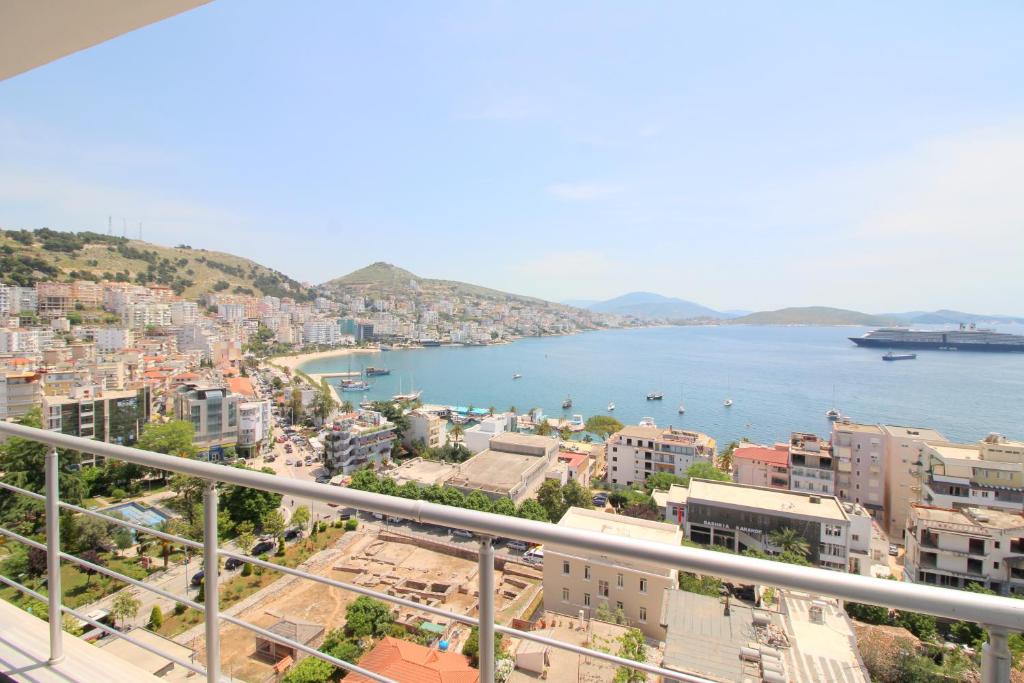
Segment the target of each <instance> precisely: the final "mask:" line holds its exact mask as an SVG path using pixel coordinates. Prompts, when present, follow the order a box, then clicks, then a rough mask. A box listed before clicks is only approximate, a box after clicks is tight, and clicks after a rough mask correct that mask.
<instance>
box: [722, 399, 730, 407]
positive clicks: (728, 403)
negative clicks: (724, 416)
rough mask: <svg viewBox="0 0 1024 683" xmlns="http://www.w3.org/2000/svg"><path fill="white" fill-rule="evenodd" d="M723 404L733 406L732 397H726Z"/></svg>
mask: <svg viewBox="0 0 1024 683" xmlns="http://www.w3.org/2000/svg"><path fill="white" fill-rule="evenodd" d="M722 405H723V406H725V407H726V408H732V399H731V398H727V399H725V401H723V402H722Z"/></svg>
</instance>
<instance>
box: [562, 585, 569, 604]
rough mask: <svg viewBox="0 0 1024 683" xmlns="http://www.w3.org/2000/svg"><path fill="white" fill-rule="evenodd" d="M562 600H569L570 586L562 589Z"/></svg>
mask: <svg viewBox="0 0 1024 683" xmlns="http://www.w3.org/2000/svg"><path fill="white" fill-rule="evenodd" d="M562 602H569V589H568V588H563V589H562Z"/></svg>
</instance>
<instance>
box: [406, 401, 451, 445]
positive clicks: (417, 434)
mask: <svg viewBox="0 0 1024 683" xmlns="http://www.w3.org/2000/svg"><path fill="white" fill-rule="evenodd" d="M406 419H407V420H408V422H409V426H408V427H407V428H406V430H405V434H404V437H405V441H404V442H403V445H404V446H405V447H406V448H412V445H413V444H414V443H416V442H417V441H422V442H423V445H424V446H426V447H427V448H442V447H443V446H444V445H445V444H447V443H448V430H447V429H446V428H445V421H444V420H442V419H441V418H440V417H438V416H437V415H434V414H433V413H428V412H427V411H425V410H413V411H411V412H410V413H409V414H408V415H406Z"/></svg>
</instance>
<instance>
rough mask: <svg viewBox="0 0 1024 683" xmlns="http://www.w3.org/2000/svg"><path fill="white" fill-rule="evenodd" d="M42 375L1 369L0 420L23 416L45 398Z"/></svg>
mask: <svg viewBox="0 0 1024 683" xmlns="http://www.w3.org/2000/svg"><path fill="white" fill-rule="evenodd" d="M40 380H41V375H40V374H39V373H36V372H2V371H0V420H6V419H8V418H14V417H22V416H23V415H25V413H27V412H29V411H30V410H32V409H33V408H35V407H36V406H38V405H39V404H40V402H41V401H42V399H43V384H42V382H41V381H40Z"/></svg>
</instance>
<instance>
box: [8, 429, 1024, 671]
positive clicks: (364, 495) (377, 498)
mask: <svg viewBox="0 0 1024 683" xmlns="http://www.w3.org/2000/svg"><path fill="white" fill-rule="evenodd" d="M0 435H2V436H7V437H21V438H25V439H28V440H31V441H34V442H37V443H41V444H45V445H47V446H49V450H48V453H47V456H46V487H45V495H44V494H39V493H34V492H31V491H26V490H24V489H20V488H17V487H14V486H11V485H9V484H0V488H3V489H6V490H7V491H10V492H13V493H16V494H20V495H25V496H28V497H30V498H34V499H36V500H39V501H42V502H44V503H45V509H46V542H45V543H40V542H38V541H35V540H32V539H29V538H26V537H24V536H21V535H19V534H17V533H15V532H13V531H10V530H8V529H5V528H0V534H2V535H3V536H6V537H7V538H9V539H13V540H16V541H19V542H21V543H24V544H26V545H28V546H31V547H34V548H38V549H40V550H44V551H46V558H47V586H48V595H47V596H43V595H41V594H39V593H36V592H35V591H32V590H31V589H28V588H27V587H25V586H22V585H20V584H18V583H17V582H16V581H14V580H13V579H11V578H9V577H4V576H0V582H2V583H4V584H7V585H9V586H12V587H14V588H17V589H18V590H21V591H22V592H24V593H26V594H28V595H32V596H33V597H35V598H36V599H39V600H41V601H43V602H46V603H47V604H48V607H49V622H50V660H51V662H53V663H56V662H58V661H60V660H61V658H62V652H63V649H62V644H63V640H62V639H63V637H64V635H63V631H62V629H61V623H62V619H61V617H62V614H63V613H67V614H71V615H73V616H75V617H77V618H79V619H81V620H82V621H84V622H86V623H89V624H91V625H92V626H94V627H97V628H101V629H103V630H105V631H107V632H109V633H111V635H113V636H115V637H118V638H123V639H125V640H128V641H129V642H133V643H134V644H135V645H138V646H139V647H143V648H144V649H147V650H150V651H154V652H156V650H154V648H152V647H149V646H147V645H145V644H143V643H141V642H138V641H134V640H133V639H132V638H131V636H130V635H129V634H123V633H120V632H118V631H116V630H114V629H112V628H110V627H107V626H104V625H102V624H100V623H98V622H96V621H93V620H91V619H89V618H87V617H85V616H84V615H82V614H79V613H78V612H76V611H74V610H72V609H70V608H68V607H66V606H64V605H63V604H62V592H61V586H60V563H61V561H65V562H72V563H75V564H78V565H80V566H84V567H86V568H88V569H91V570H93V571H96V572H99V573H101V574H105V575H107V576H110V577H112V578H115V579H117V580H119V581H122V582H124V583H127V584H130V585H132V586H135V587H138V588H141V589H143V590H149V591H152V592H154V593H156V594H158V595H161V596H162V597H164V598H167V599H170V600H173V601H175V602H178V603H181V604H184V605H186V606H188V607H192V608H194V609H197V610H200V611H203V612H204V619H205V633H206V652H207V656H206V667H205V669H204V668H202V667H199V666H198V665H196V664H193V663H191V662H185V661H180V660H179V659H176V658H175V657H173V656H170V655H166V654H164V653H162V652H156V654H160V655H161V656H163V657H165V658H166V659H168V660H169V661H173V662H175V663H176V664H179V665H181V666H183V667H184V668H186V669H189V670H192V671H197V672H200V673H203V674H205V675H206V677H207V680H208V681H210V682H219V681H220V680H221V679H220V630H219V627H220V623H221V622H227V623H229V624H234V625H236V626H239V627H241V628H244V629H248V630H250V631H252V632H254V633H256V634H258V635H260V636H261V637H263V638H266V639H268V640H272V641H275V642H278V643H281V644H283V645H286V646H288V647H292V648H295V649H296V650H298V651H300V652H303V653H305V654H307V655H309V656H312V657H317V658H319V659H322V660H324V661H326V662H329V663H330V664H333V665H334V666H336V667H339V668H341V669H345V670H347V671H355V672H358V673H360V674H362V675H364V676H366V677H368V678H370V679H371V680H375V681H382V682H387V681H389V680H390V679H388V678H385V677H383V676H381V675H379V674H376V673H373V672H372V671H367V670H365V669H363V668H362V667H359V666H358V665H356V664H352V663H350V662H346V661H343V660H340V659H337V658H335V657H332V656H330V655H327V654H324V653H322V652H319V651H318V650H315V649H314V648H312V647H309V646H307V645H304V644H302V643H299V642H296V641H293V640H291V639H289V638H285V637H283V636H280V635H277V634H275V633H272V632H270V631H268V630H266V629H263V628H260V627H258V626H255V625H253V624H250V623H248V622H245V621H244V620H241V619H239V618H237V617H234V616H231V615H227V614H222V613H221V612H220V610H219V600H218V598H219V586H218V583H219V581H218V577H217V572H207V575H206V577H205V581H206V588H205V602H204V604H199V603H198V602H195V601H193V600H190V599H188V598H187V597H184V596H178V595H173V594H171V593H169V592H167V591H164V590H163V589H160V588H156V587H154V586H152V585H150V584H148V583H146V582H143V581H139V580H136V579H132V578H130V577H127V576H124V575H122V574H120V573H118V572H116V571H113V570H111V569H109V568H107V567H103V566H100V565H96V564H92V563H90V562H87V561H86V560H83V559H81V558H79V557H75V556H74V555H70V554H68V553H64V552H61V551H60V523H59V512H60V509H61V508H63V509H66V510H73V511H75V512H77V513H81V514H86V515H91V516H94V517H99V518H101V519H103V520H105V521H107V522H109V523H111V524H117V525H120V526H124V527H127V528H130V529H134V530H135V531H136V532H139V533H146V534H151V535H154V536H157V537H158V538H162V539H164V540H168V541H171V542H173V543H179V544H183V545H187V546H190V547H193V548H197V549H202V552H203V558H204V566H207V567H215V566H217V565H218V559H219V557H221V556H224V557H231V558H236V559H239V560H242V561H244V562H248V563H251V564H253V565H257V566H261V567H264V568H266V569H270V570H273V571H278V572H282V573H284V574H290V575H293V576H297V577H300V578H302V579H306V580H310V581H315V582H318V583H321V584H324V585H327V586H331V587H334V588H341V589H344V590H348V591H352V592H353V593H356V594H359V595H366V596H371V597H373V598H377V599H379V600H383V601H385V602H389V603H393V604H396V605H400V606H403V607H406V608H409V609H412V610H416V611H419V612H422V613H427V614H431V615H436V616H440V617H443V618H446V619H450V620H452V621H454V622H458V623H462V624H466V625H470V626H479V629H480V637H479V643H480V680H481V681H484V682H487V683H491V682H493V680H494V666H495V658H494V654H495V653H494V637H493V636H494V634H495V633H496V632H497V633H503V634H505V635H509V636H513V637H516V638H520V639H524V640H529V641H533V642H537V643H540V644H543V645H545V646H547V647H552V648H557V649H562V650H567V651H570V652H573V653H576V654H580V655H584V656H587V657H592V658H596V659H600V660H604V661H606V662H610V663H612V664H614V665H615V666H625V667H631V668H633V669H636V670H639V671H643V672H645V673H648V674H653V675H655V676H660V677H663V678H666V679H668V680H675V681H688V682H694V683H697V682H701V683H704V682H705V679H703V678H700V677H699V676H693V675H689V674H684V673H680V672H678V671H673V670H668V669H663V668H661V667H659V666H656V665H652V664H647V663H639V662H634V661H632V660H628V659H623V658H621V657H617V656H615V655H612V654H609V653H606V652H601V651H598V650H591V649H587V648H584V647H580V646H577V645H573V644H571V643H565V642H561V641H558V640H554V639H552V638H548V637H546V636H541V635H538V634H537V633H532V632H528V631H520V630H517V629H513V628H510V627H507V626H503V625H500V624H497V623H495V620H494V617H495V608H494V595H495V581H494V578H495V577H494V548H493V545H492V540H493V539H494V538H498V537H501V538H515V539H521V540H524V541H530V542H534V543H548V544H553V545H557V546H560V547H563V548H568V549H572V550H574V551H577V552H580V553H584V554H589V555H595V554H596V555H598V556H611V557H628V558H631V559H632V560H641V561H645V562H650V563H652V564H655V565H659V566H662V567H667V568H670V569H671V568H675V569H680V570H684V571H691V572H696V573H698V574H705V575H712V576H720V577H723V578H728V579H732V580H735V581H740V582H744V583H754V584H761V585H767V586H777V587H779V588H788V589H792V590H796V591H803V592H807V593H810V594H812V595H820V596H829V597H833V598H838V599H841V600H852V601H856V602H863V603H868V604H873V605H881V606H886V607H891V608H894V609H899V610H906V611H913V612H923V613H927V614H931V615H934V616H937V617H942V618H947V619H955V620H963V621H969V622H974V623H977V624H980V625H982V626H984V628H986V629H987V630H988V632H989V634H990V639H989V642H988V643H987V644H986V645H985V647H984V650H983V654H982V676H983V681H984V682H985V683H995V682H997V681H1000V682H1001V681H1008V680H1009V674H1010V664H1011V659H1010V651H1009V647H1008V637H1009V633H1010V632H1011V631H1024V601H1020V600H1012V599H1009V598H1003V597H998V596H991V595H979V594H975V593H968V592H964V591H956V590H950V589H946V588H939V587H936V586H926V585H921V584H912V583H902V582H896V581H885V580H881V579H874V578H869V577H865V576H859V575H854V574H844V573H839V572H835V571H827V570H822V569H817V568H812V567H798V566H794V565H788V564H783V563H779V562H772V561H769V560H759V559H754V558H749V557H745V556H739V555H731V554H728V553H719V552H713V551H710V550H703V549H700V548H691V547H685V546H671V545H665V544H658V543H648V542H644V541H642V540H637V539H632V538H624V537H615V536H609V535H605V534H601V533H598V532H593V531H584V530H579V529H571V528H567V527H563V526H560V525H555V524H546V523H543V522H534V521H530V520H524V519H518V518H514V517H506V516H502V515H495V514H491V513H484V512H478V511H474V510H467V509H463V508H453V507H447V506H444V505H438V504H435V503H429V502H427V501H423V500H410V499H405V498H398V497H392V496H386V495H382V494H377V493H369V492H365V491H356V490H352V489H346V488H341V487H337V486H328V485H322V484H315V483H313V482H309V481H300V480H296V479H290V478H286V477H277V476H274V475H271V474H265V473H262V472H255V471H251V470H244V469H238V468H233V467H224V466H220V465H214V464H211V463H206V462H202V461H198V460H190V459H187V458H178V457H173V456H167V455H160V454H157V453H151V452H148V451H143V450H139V449H136V448H129V447H126V446H117V445H113V444H106V443H102V442H98V441H93V440H90V439H82V438H79V437H73V436H68V435H66V434H60V433H57V432H51V431H47V430H42V429H34V428H30V427H24V426H21V425H14V424H9V423H2V422H0ZM58 448H61V449H67V450H70V451H78V452H82V453H91V454H93V455H98V456H104V457H108V458H114V459H117V460H123V461H126V462H131V463H135V464H138V465H142V466H145V467H152V468H156V469H161V470H166V471H169V472H176V473H179V474H185V475H189V476H193V477H199V478H201V479H203V480H204V481H205V486H204V490H203V506H204V524H205V533H204V537H203V541H202V542H197V541H192V540H189V539H185V538H180V537H178V536H174V535H172V534H167V533H163V532H160V531H156V530H154V529H150V528H148V527H144V526H140V525H137V524H133V523H131V522H128V521H125V520H123V519H117V518H114V517H108V516H106V515H103V514H101V513H99V512H95V511H91V510H86V509H84V508H81V507H78V506H76V505H72V504H70V503H67V502H63V501H61V500H60V499H59V496H58V490H59V489H58V472H59V467H58V457H59V456H58V452H57V449H58ZM217 483H225V484H233V485H238V486H245V487H250V488H256V489H261V490H264V491H272V492H275V493H280V494H283V495H288V496H293V497H295V498H303V499H311V500H315V501H322V502H325V503H334V504H337V505H340V506H346V507H354V508H357V509H360V510H365V511H368V512H377V513H381V514H383V515H385V516H389V517H401V518H405V519H411V520H414V521H416V522H419V523H425V524H435V525H440V526H444V527H450V528H454V529H465V530H467V531H471V532H473V533H475V534H477V535H478V536H479V538H480V547H479V559H478V579H477V580H478V593H479V607H478V610H477V614H478V616H477V617H473V616H469V615H467V614H459V613H454V612H448V611H445V610H442V609H439V608H436V607H432V606H429V605H425V604H421V603H419V602H414V601H412V600H406V599H404V598H401V597H397V596H393V595H388V594H386V593H380V592H377V591H373V590H370V589H367V588H364V587H362V586H357V585H354V584H350V583H346V582H343V581H336V580H334V579H330V578H327V577H323V576H317V575H314V574H310V573H308V572H305V571H302V570H299V569H293V568H290V567H286V566H282V565H277V564H274V563H272V562H267V561H265V560H261V559H258V558H255V557H250V556H246V555H241V554H239V553H235V552H229V551H226V550H221V549H220V548H219V547H218V545H217V507H218V493H217V488H216V485H217Z"/></svg>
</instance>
